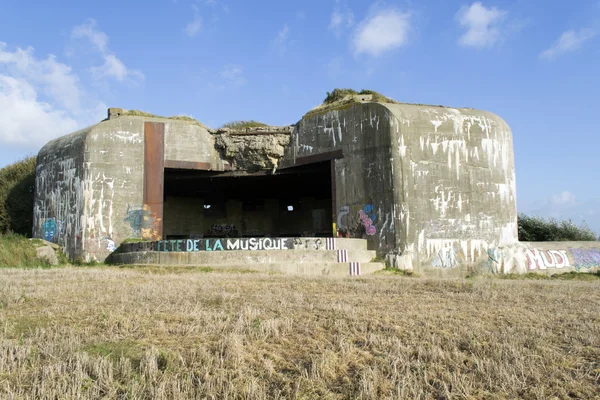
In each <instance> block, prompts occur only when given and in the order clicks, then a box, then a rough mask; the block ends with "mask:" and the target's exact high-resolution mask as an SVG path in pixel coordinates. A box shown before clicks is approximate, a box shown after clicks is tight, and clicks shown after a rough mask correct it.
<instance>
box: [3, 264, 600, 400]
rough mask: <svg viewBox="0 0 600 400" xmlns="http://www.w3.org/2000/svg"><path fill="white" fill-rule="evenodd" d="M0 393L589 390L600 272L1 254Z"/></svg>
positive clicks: (509, 394)
mask: <svg viewBox="0 0 600 400" xmlns="http://www.w3.org/2000/svg"><path fill="white" fill-rule="evenodd" d="M0 398H2V399H91V398H93V399H98V398H107V399H187V398H198V399H200V398H203V399H204V398H207V399H265V398H269V399H271V398H272V399H278V398H279V399H283V398H291V399H355V398H356V399H384V398H407V399H413V398H419V399H449V398H457V399H513V398H526V399H550V398H561V399H563V398H565V399H566V398H581V399H591V398H600V280H596V281H593V282H592V281H590V282H582V281H557V280H552V281H549V280H541V281H533V280H500V279H474V280H435V279H425V278H407V277H400V276H394V275H385V276H382V275H379V276H377V275H376V276H369V277H362V278H358V279H357V278H353V279H351V278H347V279H330V278H321V277H319V278H303V277H291V276H281V275H262V274H251V273H227V272H206V271H205V272H203V271H201V270H195V271H190V272H183V270H177V269H167V270H163V271H162V272H161V271H160V270H154V271H152V270H142V269H119V268H107V267H102V268H91V267H78V268H76V267H67V268H58V269H0Z"/></svg>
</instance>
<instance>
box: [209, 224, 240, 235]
mask: <svg viewBox="0 0 600 400" xmlns="http://www.w3.org/2000/svg"><path fill="white" fill-rule="evenodd" d="M235 231H236V228H235V225H232V224H214V225H212V226H211V227H210V232H209V234H211V235H228V234H230V233H233V232H235Z"/></svg>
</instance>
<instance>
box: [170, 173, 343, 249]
mask: <svg viewBox="0 0 600 400" xmlns="http://www.w3.org/2000/svg"><path fill="white" fill-rule="evenodd" d="M164 177H165V188H164V204H163V237H164V238H165V239H180V238H201V237H264V236H269V237H298V236H319V237H324V236H332V182H331V162H330V161H324V162H320V163H313V164H307V165H303V166H299V167H293V168H287V169H283V170H278V171H276V172H275V174H271V173H270V172H268V173H255V174H247V173H244V172H237V171H230V172H216V171H199V170H183V169H165V175H164Z"/></svg>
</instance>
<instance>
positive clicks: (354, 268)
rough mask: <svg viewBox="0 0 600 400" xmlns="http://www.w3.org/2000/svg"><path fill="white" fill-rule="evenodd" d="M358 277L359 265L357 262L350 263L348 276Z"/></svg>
mask: <svg viewBox="0 0 600 400" xmlns="http://www.w3.org/2000/svg"><path fill="white" fill-rule="evenodd" d="M359 275H360V263H359V262H351V263H350V276H359Z"/></svg>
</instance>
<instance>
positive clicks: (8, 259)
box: [0, 233, 48, 268]
mask: <svg viewBox="0 0 600 400" xmlns="http://www.w3.org/2000/svg"><path fill="white" fill-rule="evenodd" d="M39 244H40V243H39V241H35V240H33V241H32V240H29V239H27V238H26V237H23V236H21V235H17V234H12V233H11V234H5V235H3V234H0V268H3V267H40V266H48V263H47V262H45V261H42V260H39V259H38V258H37V256H36V250H35V249H36V247H37V246H38V245H39Z"/></svg>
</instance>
